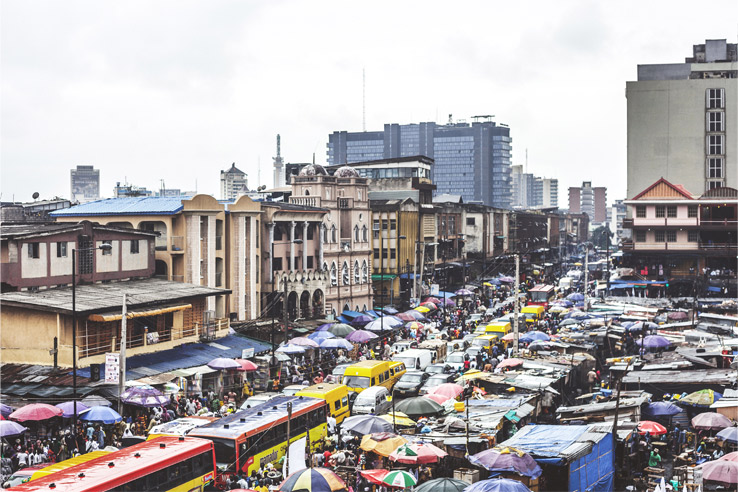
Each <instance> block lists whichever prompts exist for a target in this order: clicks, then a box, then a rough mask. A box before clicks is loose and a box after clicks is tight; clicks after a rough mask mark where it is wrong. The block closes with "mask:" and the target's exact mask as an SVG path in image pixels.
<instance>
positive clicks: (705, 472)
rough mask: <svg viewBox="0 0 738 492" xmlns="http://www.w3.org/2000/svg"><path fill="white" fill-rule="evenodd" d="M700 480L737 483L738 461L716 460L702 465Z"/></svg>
mask: <svg viewBox="0 0 738 492" xmlns="http://www.w3.org/2000/svg"><path fill="white" fill-rule="evenodd" d="M702 480H710V481H711V482H720V483H723V484H734V483H738V462H736V461H725V460H716V461H708V462H707V463H704V464H703V465H702Z"/></svg>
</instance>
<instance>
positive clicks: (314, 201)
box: [290, 196, 321, 207]
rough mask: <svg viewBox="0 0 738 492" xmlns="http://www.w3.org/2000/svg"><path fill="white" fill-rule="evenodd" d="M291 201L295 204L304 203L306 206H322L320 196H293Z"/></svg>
mask: <svg viewBox="0 0 738 492" xmlns="http://www.w3.org/2000/svg"><path fill="white" fill-rule="evenodd" d="M290 203H294V204H295V205H302V206H305V207H320V206H321V205H320V203H321V202H320V197H319V196H291V197H290Z"/></svg>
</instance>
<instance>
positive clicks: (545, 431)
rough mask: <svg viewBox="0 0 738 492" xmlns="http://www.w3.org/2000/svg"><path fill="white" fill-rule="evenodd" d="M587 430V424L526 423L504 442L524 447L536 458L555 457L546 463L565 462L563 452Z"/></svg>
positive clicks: (508, 444)
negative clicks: (562, 457) (562, 456)
mask: <svg viewBox="0 0 738 492" xmlns="http://www.w3.org/2000/svg"><path fill="white" fill-rule="evenodd" d="M585 432H587V426H586V425H526V426H525V427H523V428H522V429H520V430H519V431H518V433H517V434H515V435H514V436H513V437H511V438H510V439H508V440H507V441H505V442H504V444H505V446H512V447H514V448H517V449H522V450H523V451H525V452H526V453H529V454H531V455H533V457H534V458H536V460H538V458H554V460H553V461H546V463H549V464H563V463H561V461H562V459H561V452H562V451H564V450H565V449H566V448H568V447H569V446H571V445H572V444H574V443H575V442H576V440H577V439H578V438H579V436H581V435H582V434H584V433H585Z"/></svg>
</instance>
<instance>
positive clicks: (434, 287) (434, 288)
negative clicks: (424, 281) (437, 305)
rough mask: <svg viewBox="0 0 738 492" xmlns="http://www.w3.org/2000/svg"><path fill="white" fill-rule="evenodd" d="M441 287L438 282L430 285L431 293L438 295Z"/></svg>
mask: <svg viewBox="0 0 738 492" xmlns="http://www.w3.org/2000/svg"><path fill="white" fill-rule="evenodd" d="M440 290H441V289H440V288H439V287H438V284H431V286H430V295H432V296H437V295H438V293H439V292H440Z"/></svg>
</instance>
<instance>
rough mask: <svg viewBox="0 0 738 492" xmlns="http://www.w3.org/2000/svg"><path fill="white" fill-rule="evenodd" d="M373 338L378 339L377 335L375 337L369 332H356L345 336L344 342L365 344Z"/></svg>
mask: <svg viewBox="0 0 738 492" xmlns="http://www.w3.org/2000/svg"><path fill="white" fill-rule="evenodd" d="M374 338H379V335H375V334H374V333H372V332H371V331H366V330H356V331H352V332H351V333H349V334H348V335H346V340H348V341H349V342H356V343H366V342H368V341H369V340H372V339H374Z"/></svg>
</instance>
